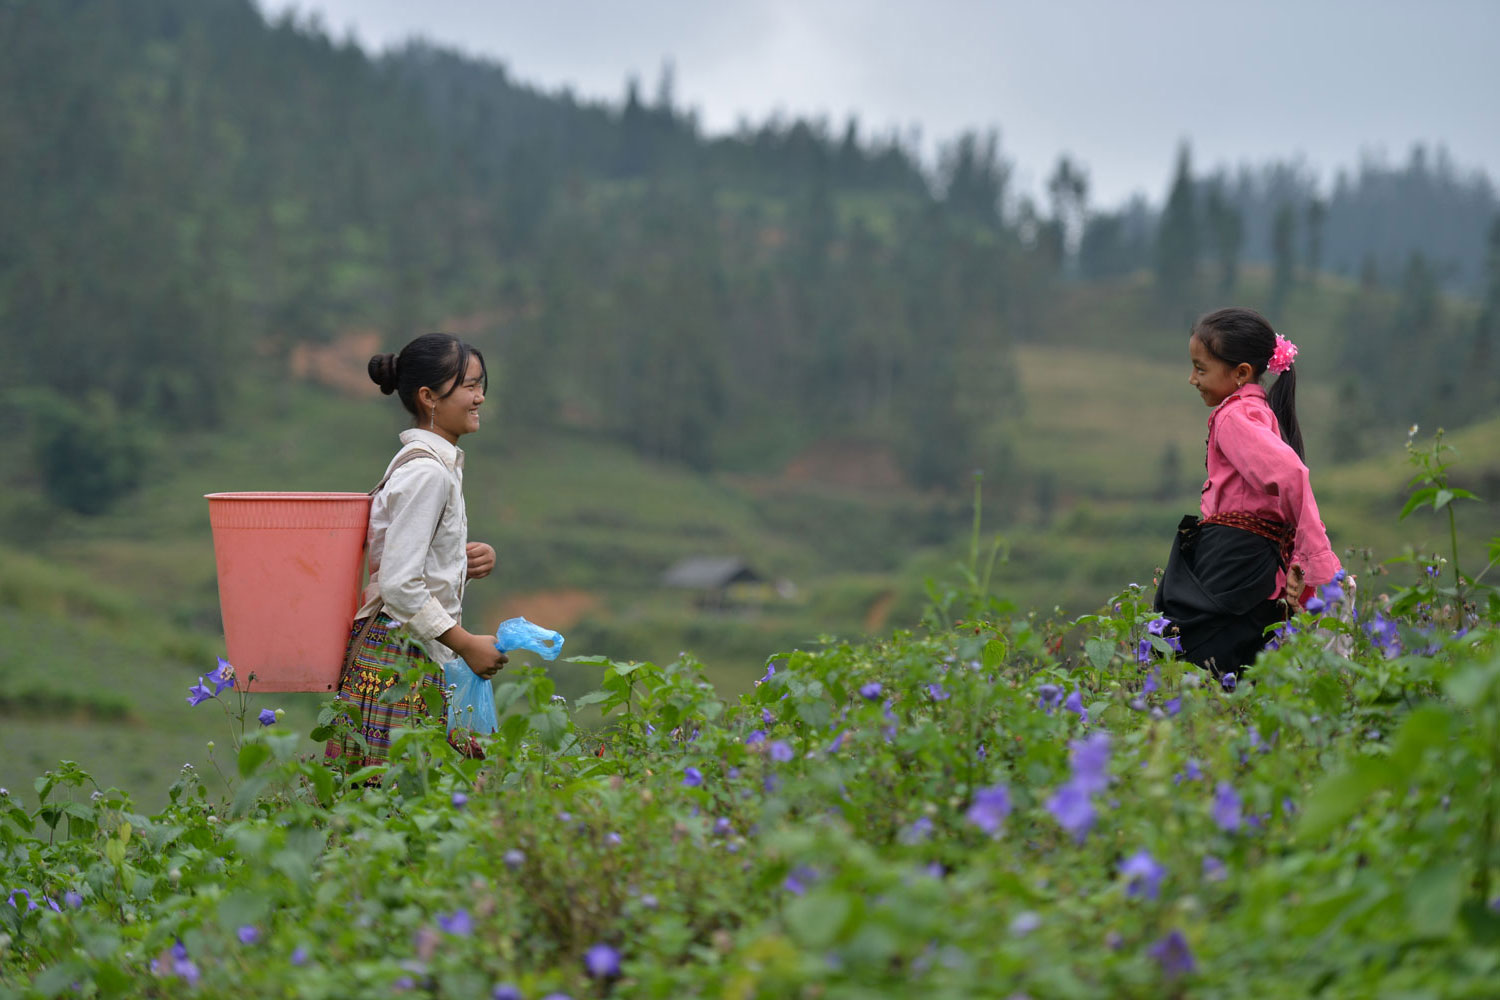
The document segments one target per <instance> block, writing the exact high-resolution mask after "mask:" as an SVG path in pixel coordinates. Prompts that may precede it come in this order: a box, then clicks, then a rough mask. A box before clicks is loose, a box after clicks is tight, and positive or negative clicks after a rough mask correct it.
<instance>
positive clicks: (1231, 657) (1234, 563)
mask: <svg viewBox="0 0 1500 1000" xmlns="http://www.w3.org/2000/svg"><path fill="white" fill-rule="evenodd" d="M1281 563H1282V560H1281V552H1280V548H1279V546H1278V545H1277V543H1276V542H1273V541H1271V540H1270V539H1268V538H1262V537H1261V536H1260V535H1257V534H1255V533H1254V532H1251V531H1245V530H1243V529H1241V528H1232V527H1230V526H1228V525H1224V524H1209V525H1200V524H1199V523H1198V518H1196V517H1193V516H1191V515H1189V516H1187V517H1184V518H1183V519H1182V521H1181V523H1179V524H1178V525H1177V538H1176V540H1175V541H1174V542H1173V544H1172V551H1171V554H1170V555H1169V556H1168V557H1167V569H1166V572H1165V573H1163V574H1162V579H1161V585H1160V586H1159V587H1158V588H1157V590H1156V610H1157V611H1158V612H1160V613H1161V615H1162V617H1164V618H1166V619H1168V620H1169V621H1171V622H1172V624H1174V625H1176V626H1177V630H1178V633H1179V635H1180V637H1181V639H1182V655H1183V659H1185V660H1188V661H1189V662H1191V663H1195V664H1197V665H1198V666H1200V667H1205V668H1207V669H1209V670H1211V671H1213V673H1214V674H1215V675H1216V676H1222V675H1223V674H1225V673H1228V672H1230V671H1233V672H1235V673H1239V672H1241V671H1243V670H1244V668H1245V667H1247V666H1249V665H1250V664H1251V663H1252V662H1254V660H1255V656H1256V654H1257V653H1259V652H1260V651H1261V650H1262V649H1264V648H1265V645H1266V629H1267V628H1268V627H1270V626H1271V625H1274V624H1275V623H1276V622H1279V621H1281V620H1282V617H1283V616H1282V610H1281V602H1280V601H1274V600H1268V599H1267V597H1266V595H1267V594H1270V593H1271V592H1272V591H1273V590H1275V587H1276V573H1277V571H1278V570H1279V569H1282V568H1283V567H1282V564H1281Z"/></svg>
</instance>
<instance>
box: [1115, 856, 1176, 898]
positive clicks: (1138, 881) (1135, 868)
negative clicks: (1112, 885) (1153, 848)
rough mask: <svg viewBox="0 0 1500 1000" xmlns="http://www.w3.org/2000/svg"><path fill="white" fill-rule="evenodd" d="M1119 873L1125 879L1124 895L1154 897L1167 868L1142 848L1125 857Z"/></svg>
mask: <svg viewBox="0 0 1500 1000" xmlns="http://www.w3.org/2000/svg"><path fill="white" fill-rule="evenodd" d="M1120 875H1121V876H1122V877H1123V878H1124V879H1125V880H1126V886H1125V895H1127V896H1131V897H1133V898H1136V899H1140V898H1141V897H1145V898H1146V899H1155V898H1156V897H1157V895H1158V894H1159V893H1160V892H1161V880H1162V879H1163V878H1165V877H1166V875H1167V870H1166V869H1165V868H1163V867H1162V866H1161V865H1159V864H1157V863H1156V859H1155V858H1153V857H1152V856H1151V855H1150V854H1149V853H1148V852H1146V851H1143V850H1142V851H1136V852H1135V853H1134V854H1132V855H1131V856H1130V857H1128V858H1126V859H1125V863H1124V864H1122V865H1120Z"/></svg>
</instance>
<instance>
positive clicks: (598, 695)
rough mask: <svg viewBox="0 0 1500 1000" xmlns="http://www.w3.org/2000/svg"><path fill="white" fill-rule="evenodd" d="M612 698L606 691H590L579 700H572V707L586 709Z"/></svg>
mask: <svg viewBox="0 0 1500 1000" xmlns="http://www.w3.org/2000/svg"><path fill="white" fill-rule="evenodd" d="M613 697H615V696H614V695H613V694H610V693H609V692H608V691H590V692H589V693H588V694H586V695H583V696H582V697H580V698H575V699H574V700H573V707H574V708H587V707H589V706H590V705H599V704H603V703H604V702H606V701H609V700H610V699H611V698H613Z"/></svg>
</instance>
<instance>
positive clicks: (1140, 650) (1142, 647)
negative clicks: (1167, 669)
mask: <svg viewBox="0 0 1500 1000" xmlns="http://www.w3.org/2000/svg"><path fill="white" fill-rule="evenodd" d="M1135 662H1137V663H1139V664H1141V665H1142V666H1145V665H1146V664H1148V663H1150V662H1151V640H1150V639H1142V640H1141V641H1140V642H1138V643H1136V646H1135Z"/></svg>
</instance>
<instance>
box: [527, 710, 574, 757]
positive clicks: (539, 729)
mask: <svg viewBox="0 0 1500 1000" xmlns="http://www.w3.org/2000/svg"><path fill="white" fill-rule="evenodd" d="M528 721H529V722H530V725H531V728H532V730H533V731H535V733H536V735H537V738H538V739H540V740H541V741H542V742H543V743H545V744H546V745H547V746H549V747H551V748H552V749H554V750H555V749H557V746H558V744H560V743H561V742H562V739H563V737H564V736H566V735H567V732H568V714H567V713H566V712H564V711H563V710H562V709H560V708H557V707H552V708H544V709H542V710H541V711H540V712H534V713H532V715H531V716H530V719H529V720H528Z"/></svg>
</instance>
